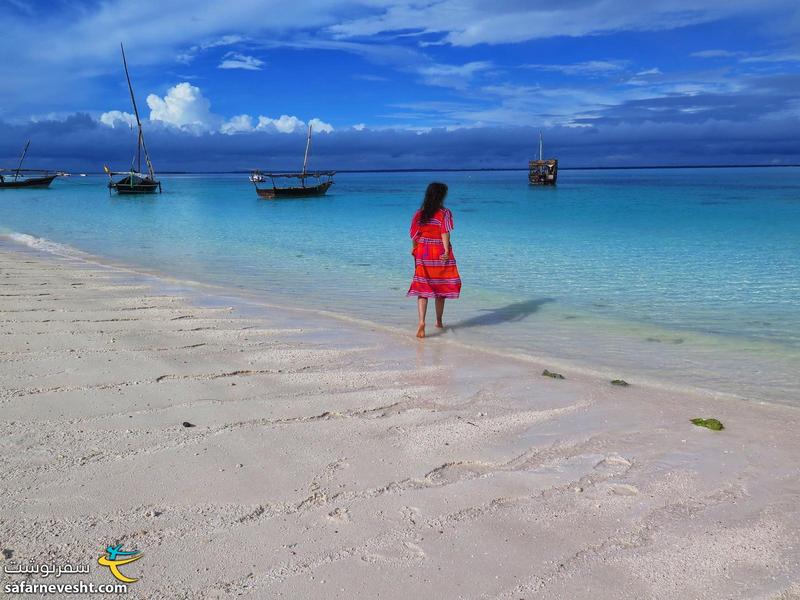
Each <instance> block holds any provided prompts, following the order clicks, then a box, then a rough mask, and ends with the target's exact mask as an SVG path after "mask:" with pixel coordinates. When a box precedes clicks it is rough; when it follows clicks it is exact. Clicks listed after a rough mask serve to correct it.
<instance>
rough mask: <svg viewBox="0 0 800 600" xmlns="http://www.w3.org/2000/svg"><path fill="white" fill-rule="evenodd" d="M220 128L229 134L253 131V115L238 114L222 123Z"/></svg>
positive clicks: (221, 131) (222, 131)
mask: <svg viewBox="0 0 800 600" xmlns="http://www.w3.org/2000/svg"><path fill="white" fill-rule="evenodd" d="M219 130H220V133H225V134H227V135H233V134H234V133H244V132H247V131H253V117H251V116H250V115H236V116H235V117H231V118H230V119H229V120H227V121H225V122H224V123H222V125H221V126H220V128H219Z"/></svg>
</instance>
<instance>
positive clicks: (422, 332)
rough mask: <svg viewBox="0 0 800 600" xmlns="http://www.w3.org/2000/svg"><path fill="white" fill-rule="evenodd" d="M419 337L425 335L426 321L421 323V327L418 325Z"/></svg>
mask: <svg viewBox="0 0 800 600" xmlns="http://www.w3.org/2000/svg"><path fill="white" fill-rule="evenodd" d="M417 337H418V338H424V337H425V323H420V324H419V327H417Z"/></svg>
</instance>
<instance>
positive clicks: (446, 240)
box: [440, 231, 450, 260]
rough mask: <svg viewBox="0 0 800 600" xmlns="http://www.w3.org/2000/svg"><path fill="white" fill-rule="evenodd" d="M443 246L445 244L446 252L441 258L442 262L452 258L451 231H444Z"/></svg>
mask: <svg viewBox="0 0 800 600" xmlns="http://www.w3.org/2000/svg"><path fill="white" fill-rule="evenodd" d="M442 244H444V252H442V255H441V256H440V258H441V259H442V260H447V259H449V258H450V232H449V231H443V232H442Z"/></svg>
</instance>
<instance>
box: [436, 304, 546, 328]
mask: <svg viewBox="0 0 800 600" xmlns="http://www.w3.org/2000/svg"><path fill="white" fill-rule="evenodd" d="M548 302H553V299H552V298H539V299H537V300H526V301H525V302H515V303H514V304H507V305H505V306H501V307H500V308H487V309H483V310H482V311H481V312H482V313H483V314H480V315H478V316H476V317H472V318H471V319H466V320H464V321H458V322H456V323H452V324H451V325H447V328H448V329H466V328H468V327H483V326H485V325H499V324H501V323H513V322H516V321H522V319H524V318H526V317H528V316H530V315H532V314H533V313H535V312H536V311H538V310H539V309H540V308H541V307H542V306H543V305H545V304H547V303H548Z"/></svg>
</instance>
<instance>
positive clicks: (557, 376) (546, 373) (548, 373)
mask: <svg viewBox="0 0 800 600" xmlns="http://www.w3.org/2000/svg"><path fill="white" fill-rule="evenodd" d="M542 375H544V376H545V377H552V378H553V379H564V376H563V375H562V374H561V373H555V372H553V371H548V370H547V369H545V370H544V371H542Z"/></svg>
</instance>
